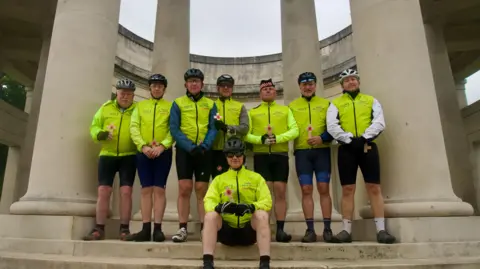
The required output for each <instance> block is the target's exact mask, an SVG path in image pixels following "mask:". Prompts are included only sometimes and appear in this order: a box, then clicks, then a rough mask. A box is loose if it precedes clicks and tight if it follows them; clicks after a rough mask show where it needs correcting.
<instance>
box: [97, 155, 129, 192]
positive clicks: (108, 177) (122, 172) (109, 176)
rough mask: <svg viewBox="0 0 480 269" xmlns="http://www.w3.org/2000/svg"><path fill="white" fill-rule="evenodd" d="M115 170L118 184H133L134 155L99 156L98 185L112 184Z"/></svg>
mask: <svg viewBox="0 0 480 269" xmlns="http://www.w3.org/2000/svg"><path fill="white" fill-rule="evenodd" d="M117 172H118V174H119V177H120V186H130V187H131V186H133V182H134V181H135V174H136V173H137V162H136V156H135V155H129V156H121V157H117V156H100V158H99V159H98V185H99V186H110V187H111V186H113V180H114V179H115V174H116V173H117Z"/></svg>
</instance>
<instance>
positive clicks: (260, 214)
mask: <svg viewBox="0 0 480 269" xmlns="http://www.w3.org/2000/svg"><path fill="white" fill-rule="evenodd" d="M253 218H255V221H257V222H258V223H259V224H268V222H269V219H270V218H269V215H268V213H267V211H264V210H257V211H255V212H254V213H253Z"/></svg>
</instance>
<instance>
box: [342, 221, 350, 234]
mask: <svg viewBox="0 0 480 269" xmlns="http://www.w3.org/2000/svg"><path fill="white" fill-rule="evenodd" d="M343 229H344V230H345V231H347V232H348V233H349V234H351V233H352V221H351V220H349V219H343Z"/></svg>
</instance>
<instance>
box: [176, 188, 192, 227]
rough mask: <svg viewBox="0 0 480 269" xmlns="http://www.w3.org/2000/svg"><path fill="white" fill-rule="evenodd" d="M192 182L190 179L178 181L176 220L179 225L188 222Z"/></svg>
mask: <svg viewBox="0 0 480 269" xmlns="http://www.w3.org/2000/svg"><path fill="white" fill-rule="evenodd" d="M192 189H193V181H192V180H191V179H181V180H179V181H178V203H177V210H178V220H179V222H180V223H187V222H188V215H189V214H190V196H191V194H192Z"/></svg>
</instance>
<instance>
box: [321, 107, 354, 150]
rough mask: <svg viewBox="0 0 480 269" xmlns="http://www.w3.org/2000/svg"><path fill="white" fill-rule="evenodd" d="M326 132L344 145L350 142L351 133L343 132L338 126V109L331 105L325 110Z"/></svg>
mask: <svg viewBox="0 0 480 269" xmlns="http://www.w3.org/2000/svg"><path fill="white" fill-rule="evenodd" d="M327 131H328V133H329V134H330V135H331V136H332V137H333V138H334V139H335V140H337V141H339V142H341V143H345V144H349V143H350V142H352V137H353V134H352V133H348V132H345V131H344V130H343V129H342V127H341V126H340V120H339V119H338V109H337V107H336V106H335V105H334V104H333V103H330V106H329V107H328V110H327Z"/></svg>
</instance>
